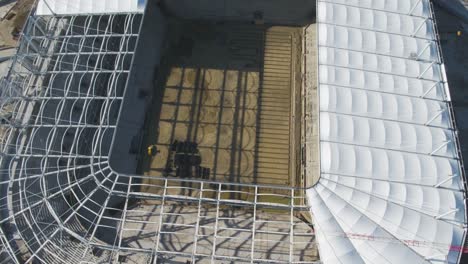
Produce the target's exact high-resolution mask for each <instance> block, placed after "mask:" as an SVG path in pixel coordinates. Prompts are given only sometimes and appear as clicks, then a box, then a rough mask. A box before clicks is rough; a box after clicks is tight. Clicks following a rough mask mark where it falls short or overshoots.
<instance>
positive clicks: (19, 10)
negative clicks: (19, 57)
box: [0, 0, 34, 48]
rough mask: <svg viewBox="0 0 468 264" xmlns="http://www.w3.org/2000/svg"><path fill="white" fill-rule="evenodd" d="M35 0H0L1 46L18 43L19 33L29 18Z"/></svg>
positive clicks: (12, 45) (10, 45)
mask: <svg viewBox="0 0 468 264" xmlns="http://www.w3.org/2000/svg"><path fill="white" fill-rule="evenodd" d="M33 3H34V0H19V1H0V8H1V9H2V12H1V13H2V17H1V18H0V48H1V47H14V46H16V45H17V39H18V35H19V33H20V32H21V31H22V29H23V26H24V23H25V22H26V19H27V18H28V15H29V12H30V10H31V7H32V4H33Z"/></svg>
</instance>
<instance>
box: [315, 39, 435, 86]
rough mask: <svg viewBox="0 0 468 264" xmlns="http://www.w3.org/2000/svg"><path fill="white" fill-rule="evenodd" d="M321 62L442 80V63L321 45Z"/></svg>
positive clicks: (410, 76) (409, 76)
mask: <svg viewBox="0 0 468 264" xmlns="http://www.w3.org/2000/svg"><path fill="white" fill-rule="evenodd" d="M319 64H323V65H332V66H338V67H345V68H351V69H361V70H365V71H371V72H379V73H389V74H393V75H400V76H406V77H408V78H418V79H426V80H440V79H441V69H440V65H438V64H433V63H430V62H421V61H416V60H410V59H401V58H396V57H389V56H382V55H376V54H373V53H364V52H356V51H350V50H345V49H336V48H329V47H319Z"/></svg>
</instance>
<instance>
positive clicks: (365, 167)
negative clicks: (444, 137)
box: [320, 142, 463, 190]
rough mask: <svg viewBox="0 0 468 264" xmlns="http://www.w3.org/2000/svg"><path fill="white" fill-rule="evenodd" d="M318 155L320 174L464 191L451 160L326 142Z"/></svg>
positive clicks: (453, 162) (322, 144) (457, 171)
mask: <svg viewBox="0 0 468 264" xmlns="http://www.w3.org/2000/svg"><path fill="white" fill-rule="evenodd" d="M320 152H321V154H320V158H321V161H320V164H321V171H322V173H326V174H338V175H345V176H350V177H359V178H368V179H376V180H379V181H389V182H398V183H405V184H414V185H420V186H430V187H433V186H435V185H437V184H439V183H442V182H443V184H442V185H441V187H443V188H449V189H452V190H461V189H462V188H463V186H462V183H461V180H460V174H459V170H458V163H457V161H456V160H454V159H447V158H441V157H434V156H429V155H422V154H416V153H407V152H400V151H392V150H386V149H377V148H369V147H360V146H353V145H345V144H337V143H329V142H322V143H321V144H320ZM452 176H455V177H452Z"/></svg>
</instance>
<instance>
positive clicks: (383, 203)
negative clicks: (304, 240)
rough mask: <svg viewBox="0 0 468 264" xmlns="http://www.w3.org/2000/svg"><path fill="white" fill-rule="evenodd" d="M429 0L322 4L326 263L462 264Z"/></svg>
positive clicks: (321, 236) (458, 187)
mask: <svg viewBox="0 0 468 264" xmlns="http://www.w3.org/2000/svg"><path fill="white" fill-rule="evenodd" d="M434 24H435V21H434V18H433V13H432V6H431V3H430V1H429V0H392V1H385V0H381V1H371V0H368V1H358V0H327V1H322V0H320V1H319V2H318V8H317V27H318V28H317V32H318V54H319V55H318V57H319V58H318V65H319V66H318V72H319V75H318V79H319V98H320V99H319V101H320V106H319V107H320V159H321V163H320V167H321V168H320V174H321V175H320V176H321V178H320V180H319V182H318V183H317V185H316V186H315V187H314V188H312V189H309V190H308V199H309V202H310V206H311V212H312V214H313V221H314V225H315V228H316V234H317V240H318V245H319V250H320V253H321V259H322V261H323V262H324V263H428V262H432V263H458V261H459V258H460V255H461V252H460V251H461V250H460V249H461V247H462V246H463V243H464V239H465V232H466V212H465V202H464V201H465V199H464V180H463V177H462V176H463V175H462V169H461V163H460V156H459V152H458V149H459V146H458V144H457V138H456V133H455V127H454V126H455V125H454V123H453V120H452V116H451V108H450V95H449V91H448V86H447V81H446V77H445V69H444V65H443V62H442V60H441V55H440V52H439V49H438V45H439V44H438V41H437V35H436V30H435V26H434Z"/></svg>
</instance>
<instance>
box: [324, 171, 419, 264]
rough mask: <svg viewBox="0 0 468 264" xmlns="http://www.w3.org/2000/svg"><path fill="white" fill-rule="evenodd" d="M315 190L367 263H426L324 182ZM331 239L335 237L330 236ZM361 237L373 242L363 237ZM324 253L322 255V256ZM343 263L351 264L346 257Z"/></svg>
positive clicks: (342, 260)
mask: <svg viewBox="0 0 468 264" xmlns="http://www.w3.org/2000/svg"><path fill="white" fill-rule="evenodd" d="M321 181H322V179H321ZM316 190H317V193H318V194H319V195H320V197H321V199H322V200H323V201H324V202H325V204H324V206H326V207H328V209H329V210H330V212H331V213H332V214H333V216H334V217H335V220H336V221H337V222H338V223H339V224H340V227H341V228H342V229H343V231H344V232H345V233H346V234H348V237H349V238H350V241H351V242H352V243H353V246H354V247H355V248H356V250H357V251H358V252H359V254H360V255H361V257H362V259H363V260H364V262H365V263H379V264H380V263H382V264H384V263H386V264H390V263H392V264H393V263H395V264H396V263H427V262H426V261H425V260H424V258H423V257H421V256H420V255H418V254H417V253H416V252H414V251H413V250H412V249H410V248H409V247H407V246H406V245H405V244H403V243H398V240H395V239H394V238H395V237H394V236H393V235H392V234H391V233H389V232H388V231H386V230H385V229H383V228H382V227H380V226H379V225H378V224H377V223H375V222H373V221H372V220H371V219H369V218H367V217H365V216H363V214H362V213H361V212H360V211H359V210H357V209H356V208H355V207H354V206H353V205H351V203H349V202H348V201H345V200H343V199H342V198H341V197H340V196H338V195H337V194H335V193H334V192H333V191H331V190H330V189H328V187H327V186H325V185H324V184H322V183H321V182H319V183H318V184H317V186H316ZM328 236H332V235H329V234H328ZM359 236H363V237H369V238H371V239H365V238H360V237H359ZM372 238H374V239H372ZM375 238H378V239H375ZM389 241H390V243H389ZM395 252H398V254H395ZM323 254H324V253H321V256H322V255H323ZM340 261H341V263H350V262H348V260H347V259H345V258H344V259H340ZM324 263H325V262H324Z"/></svg>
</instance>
